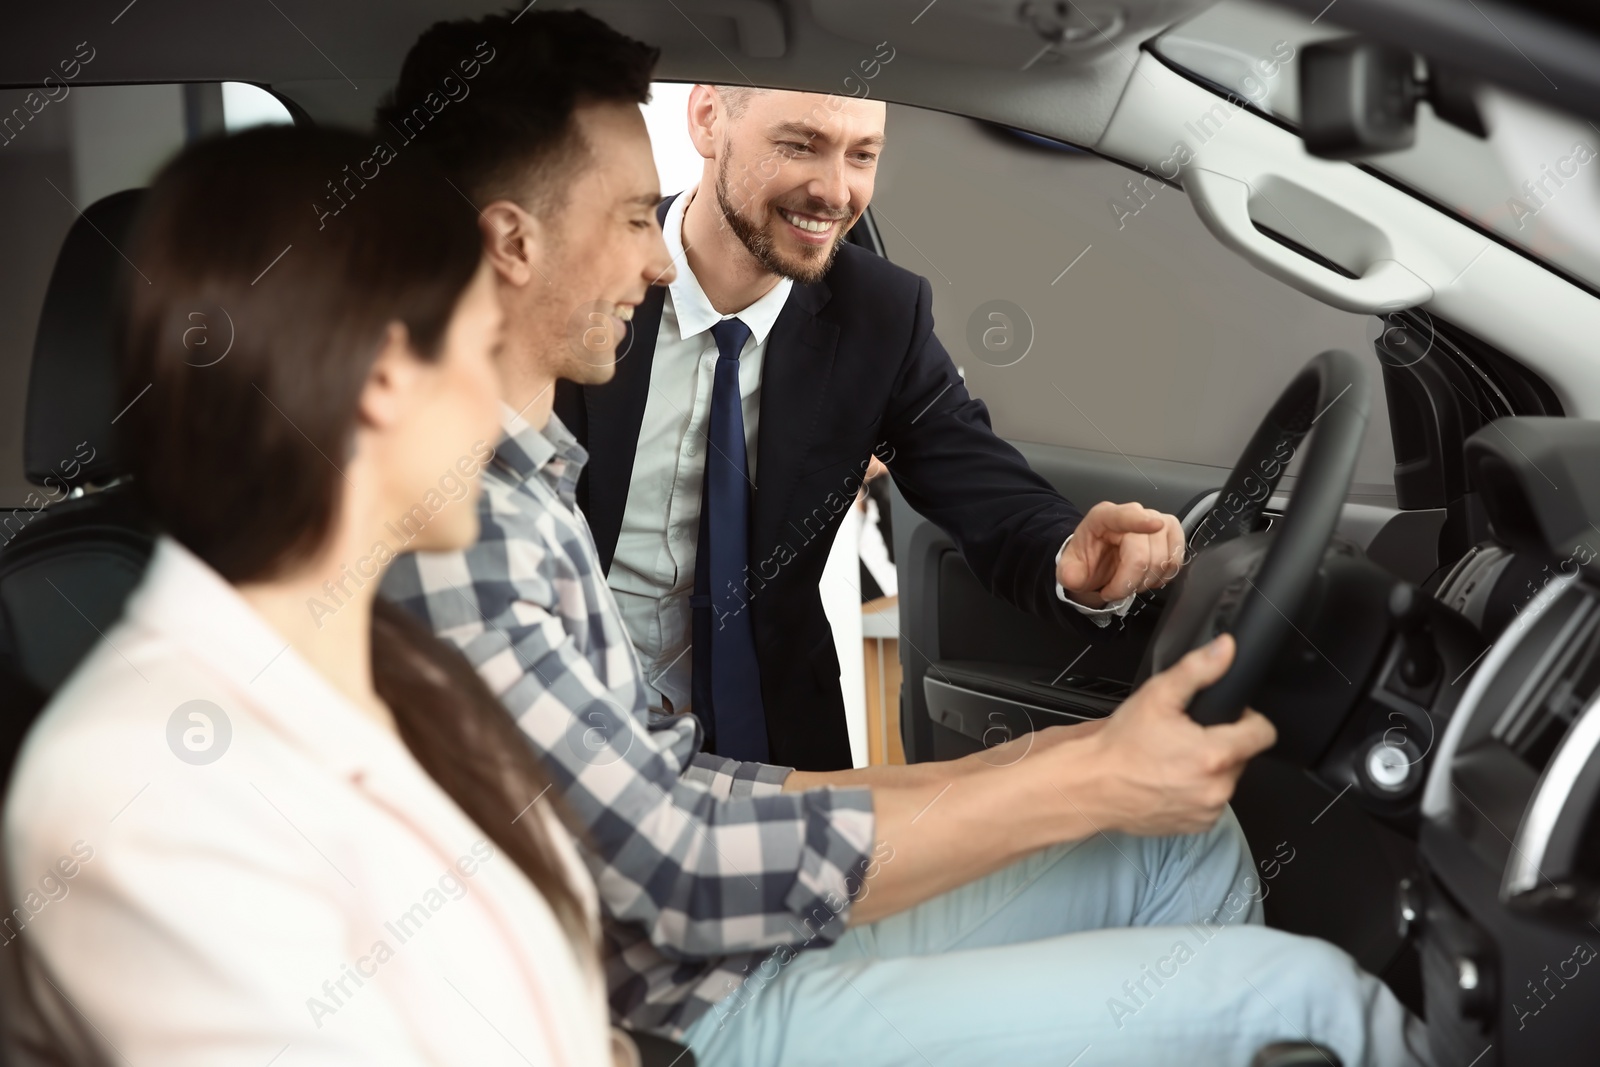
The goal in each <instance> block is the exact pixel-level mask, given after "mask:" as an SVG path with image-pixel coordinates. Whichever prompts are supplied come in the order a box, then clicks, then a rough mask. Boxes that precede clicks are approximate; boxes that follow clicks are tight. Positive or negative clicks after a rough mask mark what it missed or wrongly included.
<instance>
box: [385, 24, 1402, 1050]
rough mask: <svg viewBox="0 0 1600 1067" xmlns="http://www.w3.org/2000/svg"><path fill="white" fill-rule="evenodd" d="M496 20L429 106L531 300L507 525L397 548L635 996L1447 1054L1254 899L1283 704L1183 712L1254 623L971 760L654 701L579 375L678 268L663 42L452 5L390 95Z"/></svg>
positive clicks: (634, 1013)
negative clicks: (616, 585)
mask: <svg viewBox="0 0 1600 1067" xmlns="http://www.w3.org/2000/svg"><path fill="white" fill-rule="evenodd" d="M485 40H487V41H489V42H490V43H491V44H492V49H493V50H492V53H491V54H492V55H493V56H494V60H493V64H492V65H490V64H489V63H484V64H483V65H482V67H481V69H480V70H479V71H478V75H477V77H478V79H479V80H478V81H477V82H475V83H474V86H473V89H472V100H471V101H470V102H466V101H465V98H461V100H459V101H458V102H455V103H453V105H452V107H451V109H450V110H449V111H448V112H446V113H445V114H442V115H440V116H439V118H438V119H437V120H435V121H434V122H433V123H432V125H430V126H428V127H427V130H426V132H427V134H428V140H429V141H430V143H431V144H432V145H433V149H434V151H436V152H437V153H438V154H439V155H440V157H441V158H442V159H443V160H444V161H445V162H446V163H447V164H448V165H451V166H452V167H453V169H454V170H455V172H456V174H457V175H458V178H459V184H460V187H461V189H462V190H464V191H465V192H466V193H467V194H469V195H470V196H471V197H472V198H473V200H474V202H475V203H476V204H478V205H479V206H480V209H481V211H482V215H483V230H484V234H485V245H486V256H487V258H488V259H489V261H490V263H491V264H492V266H493V268H494V270H495V272H496V276H497V279H498V282H499V290H500V295H501V298H502V303H503V305H504V306H505V308H506V310H507V335H506V338H505V344H504V347H503V351H502V355H501V360H500V370H501V376H502V385H503V389H504V395H505V398H506V401H507V406H506V407H505V411H504V419H503V423H502V428H503V430H504V437H503V438H502V439H501V441H500V442H499V444H498V446H497V448H496V450H495V455H494V458H493V460H492V461H491V463H490V465H489V466H488V467H487V468H486V469H485V470H484V471H483V483H484V493H483V496H482V498H481V500H480V502H479V516H480V520H481V539H480V541H479V543H478V544H477V545H475V546H474V547H473V548H472V549H470V550H468V551H466V552H455V553H444V554H429V555H417V556H409V557H402V558H401V559H399V560H397V561H396V562H395V563H394V564H393V565H392V566H391V567H390V569H389V572H388V574H387V576H386V577H385V580H384V592H385V593H386V594H387V595H389V596H390V597H392V598H394V599H396V600H398V601H399V602H401V603H402V604H404V605H405V606H407V607H408V608H409V609H410V610H412V611H413V612H415V613H416V614H417V615H419V616H420V617H422V618H423V619H425V620H426V621H427V622H428V623H429V624H430V625H431V626H432V627H433V629H434V630H435V631H436V632H437V633H439V634H440V635H441V636H443V637H446V638H448V639H450V640H451V641H453V642H455V643H456V644H457V645H458V646H459V647H460V648H461V650H462V652H463V653H464V654H465V655H466V656H467V658H468V659H469V660H470V661H471V662H472V663H473V665H474V666H475V667H476V668H477V670H478V671H479V672H480V674H481V675H482V676H483V677H484V679H485V680H486V681H487V682H488V683H489V685H490V687H491V688H492V689H493V690H494V691H495V692H496V693H497V694H498V695H499V697H500V698H501V700H502V701H503V702H504V703H505V705H506V707H507V709H508V711H509V712H510V713H511V714H512V715H513V716H514V717H515V718H516V720H517V722H518V724H519V725H520V726H521V728H522V730H523V732H524V733H525V735H526V736H527V738H528V739H529V741H530V743H531V744H533V745H534V747H535V748H536V750H537V751H538V752H539V753H540V755H541V756H542V757H543V760H544V764H545V767H546V769H547V772H548V774H549V776H550V779H551V783H552V788H554V789H556V790H558V791H559V793H560V795H561V799H562V807H563V808H564V809H565V812H566V814H567V816H568V818H569V823H570V825H571V826H572V828H573V829H574V831H575V832H576V834H577V835H578V839H579V845H580V848H581V849H582V852H583V855H584V858H585V862H586V863H587V865H588V867H589V869H590V871H591V873H592V875H593V877H594V879H595V882H596V884H597V886H598V889H599V893H600V898H601V903H602V909H603V913H604V914H603V926H604V930H605V940H606V944H605V956H606V968H607V977H608V986H609V991H610V997H611V1003H612V1008H613V1010H614V1012H615V1014H616V1015H617V1017H618V1018H619V1019H620V1020H622V1021H624V1022H626V1023H628V1024H629V1025H631V1026H633V1027H636V1028H644V1029H653V1030H660V1031H664V1032H667V1033H670V1034H673V1035H675V1036H679V1037H681V1038H683V1039H684V1040H685V1041H686V1042H687V1043H688V1044H689V1045H690V1046H691V1047H692V1048H693V1049H694V1050H695V1052H696V1054H697V1055H698V1056H699V1058H700V1061H701V1062H702V1063H707V1064H712V1065H721V1064H727V1065H729V1067H733V1065H739V1067H746V1065H749V1064H756V1063H777V1062H782V1063H785V1064H813V1063H814V1064H833V1063H839V1062H851V1063H855V1064H863V1065H877V1064H890V1063H906V1062H917V1061H921V1062H927V1063H930V1064H935V1063H937V1064H952V1065H954V1064H977V1063H983V1062H987V1061H990V1060H998V1061H1000V1062H1006V1063H1008V1064H1010V1063H1018V1064H1021V1063H1030V1064H1031V1063H1040V1064H1042V1063H1055V1064H1061V1063H1066V1062H1068V1061H1073V1062H1076V1060H1075V1059H1074V1057H1082V1056H1084V1055H1086V1054H1087V1053H1088V1051H1089V1049H1091V1048H1092V1049H1093V1050H1094V1054H1093V1057H1092V1058H1091V1059H1090V1060H1088V1061H1087V1062H1093V1063H1101V1064H1103V1063H1126V1064H1147V1063H1156V1062H1171V1061H1173V1060H1176V1059H1178V1058H1180V1057H1183V1058H1185V1059H1188V1060H1192V1061H1196V1062H1217V1063H1237V1064H1242V1063H1244V1062H1246V1061H1248V1060H1249V1059H1250V1058H1251V1056H1252V1055H1253V1054H1254V1052H1255V1050H1256V1049H1258V1048H1259V1047H1261V1046H1263V1045H1265V1044H1268V1043H1269V1042H1272V1041H1276V1040H1283V1039H1292V1038H1295V1037H1306V1036H1309V1037H1310V1038H1312V1039H1314V1040H1317V1041H1320V1042H1323V1043H1325V1044H1326V1045H1328V1046H1329V1047H1330V1048H1332V1049H1334V1050H1335V1051H1337V1052H1338V1053H1339V1054H1340V1055H1342V1056H1344V1057H1345V1059H1346V1062H1348V1063H1381V1064H1391V1063H1393V1064H1410V1063H1415V1062H1420V1061H1418V1060H1417V1059H1415V1058H1413V1057H1412V1056H1411V1055H1410V1053H1408V1052H1407V1050H1406V1048H1405V1042H1404V1034H1403V1031H1404V1027H1405V1023H1406V1016H1405V1012H1404V1009H1402V1008H1401V1007H1400V1006H1399V1004H1398V1002H1396V1001H1395V1000H1394V998H1393V996H1392V995H1390V994H1389V993H1388V991H1387V989H1386V988H1384V987H1383V986H1382V985H1381V984H1380V983H1378V982H1377V980H1376V979H1373V978H1371V977H1370V976H1368V975H1365V974H1362V973H1361V972H1360V971H1359V970H1358V969H1357V968H1356V967H1355V965H1354V963H1353V962H1352V961H1351V960H1350V959H1349V957H1348V956H1345V955H1344V954H1343V953H1342V952H1340V951H1339V950H1338V949H1336V948H1334V947H1332V946H1331V945H1326V944H1323V943H1320V942H1316V941H1312V940H1309V939H1303V938H1295V937H1291V936H1290V935H1287V934H1282V933H1279V932H1276V931H1270V930H1266V929H1264V928H1262V927H1261V926H1260V925H1259V923H1260V913H1261V909H1260V900H1261V897H1262V896H1264V888H1263V887H1262V885H1261V884H1260V882H1259V879H1257V878H1256V876H1255V874H1254V868H1253V865H1252V863H1251V860H1250V855H1249V851H1248V848H1247V847H1246V845H1245V843H1244V840H1243V836H1242V834H1241V833H1240V832H1239V828H1238V824H1237V822H1236V821H1235V820H1234V819H1233V817H1232V815H1231V813H1230V812H1228V810H1227V801H1228V798H1229V796H1230V795H1231V793H1232V789H1233V785H1234V783H1235V781H1236V780H1237V778H1238V775H1239V773H1240V772H1241V771H1242V769H1243V766H1244V764H1245V762H1246V761H1247V760H1248V759H1249V758H1250V756H1252V755H1254V754H1255V753H1257V752H1259V751H1261V750H1262V749H1264V748H1266V747H1267V746H1269V745H1270V744H1271V743H1272V741H1273V738H1274V734H1273V730H1272V727H1271V725H1270V724H1269V723H1267V721H1266V720H1265V719H1263V718H1262V717H1261V716H1259V715H1257V714H1255V713H1254V712H1247V713H1246V715H1245V716H1244V717H1243V718H1241V719H1240V720H1239V721H1238V722H1237V723H1232V724H1227V725H1223V726H1215V727H1208V728H1202V727H1200V726H1198V725H1197V724H1195V723H1194V722H1193V721H1191V720H1190V719H1188V717H1187V716H1186V715H1185V713H1184V707H1185V705H1186V703H1187V701H1188V699H1189V697H1190V696H1191V695H1192V694H1193V693H1194V692H1195V691H1196V690H1197V689H1198V688H1201V687H1203V686H1205V685H1208V684H1210V683H1211V682H1213V681H1215V680H1216V679H1217V678H1219V677H1220V676H1221V675H1222V673H1223V672H1224V671H1225V670H1226V668H1227V666H1228V664H1229V662H1231V658H1232V644H1231V639H1229V638H1226V637H1224V638H1220V639H1218V640H1217V641H1214V642H1212V643H1211V644H1210V645H1208V646H1206V647H1205V648H1202V649H1199V650H1196V651H1195V652H1192V653H1190V654H1189V655H1188V656H1186V657H1185V658H1184V659H1182V660H1181V661H1180V662H1179V663H1177V664H1176V665H1174V666H1173V667H1172V668H1170V669H1169V670H1167V671H1165V672H1163V673H1162V674H1160V675H1157V676H1156V677H1154V678H1152V679H1151V680H1150V681H1149V682H1148V683H1146V684H1145V685H1144V686H1143V687H1141V688H1140V690H1139V691H1138V692H1137V693H1135V694H1134V695H1133V696H1132V697H1130V698H1129V700H1128V701H1127V702H1125V703H1124V704H1123V706H1122V707H1121V708H1119V709H1118V711H1117V712H1116V713H1115V714H1114V715H1112V716H1110V717H1109V718H1108V719H1105V720H1102V721H1099V722H1094V723H1085V724H1081V725H1079V726H1074V727H1052V728H1050V729H1048V730H1044V731H1040V732H1039V733H1036V734H1033V735H1030V736H1028V737H1024V738H1020V739H1018V740H1016V741H1013V742H1009V743H1008V744H1006V745H1004V746H1000V747H999V748H996V749H991V750H989V751H987V752H985V753H981V754H979V755H976V756H972V757H968V758H965V759H961V760H956V761H951V762H947V763H933V764H918V765H915V766H910V767H875V768H863V769H858V770H850V771H833V772H801V771H792V770H789V769H788V768H782V767H773V766H768V765H765V764H759V763H740V762H735V761H732V760H728V759H722V758H718V757H715V756H711V755H708V754H706V753H704V752H702V751H701V733H700V726H699V724H698V722H697V721H696V720H695V719H694V717H693V716H692V715H689V714H678V715H660V716H653V715H652V713H651V711H650V709H649V697H648V694H647V691H646V683H645V680H644V678H643V675H642V672H641V669H640V665H639V662H638V659H637V656H636V654H635V652H634V648H633V644H632V642H631V641H630V639H629V636H628V633H627V630H626V629H625V627H624V624H623V620H622V617H621V614H620V612H619V611H618V608H617V605H616V602H615V600H614V599H613V597H612V594H611V591H610V590H609V589H608V587H607V585H606V581H605V577H604V575H603V574H602V573H601V570H600V566H599V561H598V555H597V552H596V548H595V544H594V539H593V537H592V536H591V535H590V532H589V528H588V525H587V523H586V522H585V520H584V517H583V515H582V513H581V512H580V511H579V510H578V509H577V507H576V505H575V503H574V495H573V493H574V488H575V486H576V483H577V480H578V477H579V474H580V471H581V469H582V465H583V463H584V461H585V459H586V454H585V452H584V450H583V448H582V447H581V446H580V445H579V444H578V443H577V441H576V440H575V438H574V437H573V436H572V434H571V433H570V432H569V431H568V430H567V428H566V427H565V426H564V425H563V424H562V423H561V420H560V419H559V418H557V417H555V416H554V415H553V413H552V411H551V391H552V386H553V384H554V382H555V380H556V379H557V378H565V379H569V380H574V381H579V382H585V383H593V382H600V381H605V380H606V379H607V378H609V376H610V374H611V373H612V369H613V367H614V364H615V361H616V359H617V358H619V357H618V356H617V354H616V352H615V344H616V338H617V336H618V335H619V334H620V332H621V326H622V322H621V321H618V320H623V321H625V320H626V319H627V318H628V317H630V315H631V310H632V308H633V306H635V305H637V303H638V302H639V301H640V300H641V299H643V295H644V293H645V291H646V290H647V288H648V287H649V286H650V285H653V284H658V283H663V282H667V281H670V280H671V278H672V277H673V274H674V270H675V268H674V265H673V263H672V262H671V260H670V258H669V257H668V256H667V254H666V248H665V245H664V243H663V240H662V235H661V230H660V228H659V226H658V225H657V224H656V220H655V213H654V208H655V206H656V203H657V201H658V199H659V190H658V189H657V188H656V176H655V168H654V164H653V160H652V158H651V154H650V148H649V141H648V135H647V134H646V132H645V127H644V123H643V120H642V117H641V115H640V113H639V110H638V107H637V105H638V103H639V102H641V101H643V100H644V99H645V98H646V97H647V95H648V91H649V77H650V69H651V66H652V65H653V61H654V52H653V50H650V49H646V48H644V46H641V45H638V44H637V43H635V42H632V41H629V40H628V39H627V38H623V37H621V36H620V35H617V34H615V33H614V32H612V31H610V30H609V29H607V28H606V27H604V26H603V24H600V23H598V22H596V21H594V20H593V19H591V18H589V17H588V16H586V15H582V14H578V13H569V12H551V13H530V14H518V15H516V16H515V17H512V16H509V15H507V16H491V17H489V18H485V19H481V20H477V21H475V22H461V23H453V24H440V25H438V26H436V27H434V28H433V29H432V30H430V31H429V32H428V33H427V34H425V35H424V37H423V38H422V40H421V41H420V42H419V43H418V44H417V46H416V47H414V48H413V50H412V52H411V54H410V56H409V57H408V58H407V61H406V64H405V67H404V70H403V71H402V76H401V79H400V84H399V86H398V88H397V89H396V94H395V101H394V103H393V104H390V105H386V107H385V108H384V109H383V110H382V111H381V112H380V118H384V119H387V120H388V121H389V122H390V123H391V124H393V123H394V122H395V121H396V119H397V117H402V116H405V115H411V114H415V113H416V112H415V109H414V107H413V104H415V106H416V107H422V106H423V103H422V102H424V101H425V100H426V97H427V95H428V94H429V93H430V92H431V90H432V89H433V87H434V86H436V85H439V84H441V83H442V82H443V81H445V80H448V79H449V78H450V77H453V75H452V74H451V73H450V72H451V71H452V70H453V69H454V65H455V63H456V60H457V58H458V57H460V56H464V55H470V54H473V52H474V48H475V46H478V47H479V48H480V49H481V47H482V46H481V45H479V42H480V41H485ZM480 54H481V52H480ZM452 99H456V98H454V97H453V98H452ZM435 110H437V109H435ZM580 164H581V165H580ZM947 794H948V795H947ZM1213 944H1218V945H1223V946H1224V947H1220V948H1212V947H1210V946H1212V945H1213ZM1181 973H1186V974H1187V977H1186V978H1184V979H1182V980H1178V978H1177V976H1178V975H1179V974H1181ZM1263 990H1270V991H1271V993H1270V999H1269V995H1268V994H1267V993H1265V992H1263ZM1108 995H1109V997H1108Z"/></svg>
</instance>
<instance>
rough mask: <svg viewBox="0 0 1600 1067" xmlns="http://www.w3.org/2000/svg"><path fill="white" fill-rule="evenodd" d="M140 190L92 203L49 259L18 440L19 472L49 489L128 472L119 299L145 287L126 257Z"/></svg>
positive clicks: (105, 479) (126, 191) (114, 195)
mask: <svg viewBox="0 0 1600 1067" xmlns="http://www.w3.org/2000/svg"><path fill="white" fill-rule="evenodd" d="M143 198H144V190H143V189H127V190H124V191H123V192H120V193H113V194H112V195H110V196H108V197H105V198H104V199H102V200H98V201H96V202H95V203H94V204H92V205H90V207H89V209H88V210H87V211H85V212H83V214H81V215H80V216H79V217H78V220H77V221H76V222H74V223H73V224H72V229H71V230H69V231H67V239H66V240H65V241H64V242H62V245H61V254H60V255H59V256H57V257H56V267H55V270H54V271H53V272H52V273H51V275H50V288H49V290H48V291H46V293H45V298H44V310H43V311H41V312H40V314H39V332H38V334H37V335H36V336H35V338H34V342H33V370H32V372H31V374H30V375H29V377H28V410H27V418H26V423H25V429H24V436H23V447H22V462H23V469H24V473H25V474H26V475H27V477H28V480H29V481H30V482H32V483H34V484H35V485H45V486H48V487H50V488H52V489H54V488H56V487H58V486H62V485H65V486H68V487H71V486H76V485H81V484H82V483H84V482H106V481H109V480H110V479H112V478H115V477H117V476H119V475H122V474H125V473H127V466H126V463H125V462H124V458H123V455H122V450H121V449H120V448H119V447H118V446H117V441H116V427H115V426H113V425H112V419H114V418H116V417H117V415H118V414H119V412H118V411H117V408H116V399H117V375H116V366H115V363H114V359H115V351H116V347H115V344H116V331H117V329H118V322H117V308H118V302H117V292H118V288H119V286H121V285H126V284H129V283H130V282H131V283H136V284H141V285H142V284H144V280H143V278H142V277H141V276H140V275H139V273H138V271H137V270H136V269H135V268H134V266H133V265H132V264H130V263H129V262H128V260H127V259H126V258H125V257H124V253H123V250H124V249H125V248H126V246H127V244H128V239H129V236H130V234H131V232H132V229H133V220H134V216H135V215H136V214H137V212H138V209H139V204H140V203H141V201H142V200H143Z"/></svg>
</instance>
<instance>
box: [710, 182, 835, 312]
mask: <svg viewBox="0 0 1600 1067" xmlns="http://www.w3.org/2000/svg"><path fill="white" fill-rule="evenodd" d="M717 207H718V209H719V210H721V212H722V218H723V221H724V222H726V223H727V224H728V228H729V229H730V230H732V231H733V234H734V236H735V237H737V238H739V241H740V242H741V243H742V244H743V245H744V246H745V248H746V249H748V250H749V252H750V254H751V255H752V256H754V257H755V260H756V262H757V263H759V264H761V267H762V269H763V270H765V271H767V272H768V273H769V274H776V275H777V276H778V277H780V278H792V279H794V280H795V281H797V282H799V283H800V284H802V285H815V284H816V283H817V282H820V281H821V280H822V279H823V276H824V275H826V274H827V273H828V269H829V268H830V267H832V266H833V257H834V256H836V255H838V254H839V245H840V243H841V242H842V241H843V240H844V235H845V232H846V230H847V229H848V227H845V226H843V225H841V226H840V227H839V232H838V233H837V234H835V235H834V238H833V243H832V244H830V245H828V246H827V247H826V248H817V249H808V250H807V252H809V253H810V254H806V253H801V254H799V255H784V254H783V253H781V252H779V251H778V249H777V243H776V242H775V241H774V240H773V237H772V227H774V226H776V225H778V223H779V222H781V221H782V220H781V217H780V216H779V215H778V213H777V209H776V208H775V207H774V206H772V205H768V207H767V211H768V213H769V218H768V220H767V224H766V226H757V225H756V224H755V223H753V222H751V221H750V220H749V219H747V218H745V217H744V215H743V213H741V212H740V210H739V209H738V208H737V207H735V206H734V204H733V198H732V197H731V196H730V195H729V186H728V157H727V155H726V154H725V155H723V157H722V162H721V164H719V165H718V167H717ZM816 214H818V215H827V214H828V210H827V209H826V208H821V209H817V210H816ZM784 225H788V224H787V223H784Z"/></svg>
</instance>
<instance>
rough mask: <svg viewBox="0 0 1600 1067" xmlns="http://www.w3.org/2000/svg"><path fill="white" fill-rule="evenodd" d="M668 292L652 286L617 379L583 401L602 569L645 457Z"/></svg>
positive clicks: (637, 312)
mask: <svg viewBox="0 0 1600 1067" xmlns="http://www.w3.org/2000/svg"><path fill="white" fill-rule="evenodd" d="M676 199H677V196H669V197H667V198H666V199H665V200H663V201H661V203H659V204H657V205H656V221H657V222H662V221H664V220H665V219H666V217H667V210H668V209H669V208H671V207H672V202H673V201H674V200H676ZM666 300H667V287H666V286H664V285H652V286H651V287H650V291H649V292H648V293H646V294H645V298H644V302H643V303H641V304H640V305H639V306H638V307H637V308H635V309H634V312H633V322H632V323H631V324H629V327H628V336H627V337H626V338H624V339H623V343H622V346H621V347H620V348H618V349H617V373H616V377H614V378H612V379H611V381H609V382H607V383H606V384H605V385H603V386H599V385H590V386H586V387H584V390H583V402H584V407H585V411H586V413H587V415H588V421H589V435H588V436H589V439H588V440H587V441H585V442H584V447H585V448H586V449H588V451H589V464H588V466H587V467H586V468H584V475H585V477H586V478H587V479H588V482H589V488H588V501H587V504H586V506H585V509H584V514H585V516H586V517H587V518H588V520H589V529H590V531H591V532H592V533H593V534H594V543H595V548H596V549H598V550H599V553H600V566H601V567H602V568H603V569H604V570H606V571H610V570H611V558H612V556H614V555H615V554H616V551H617V538H618V537H619V536H620V535H621V533H622V513H623V509H625V508H626V507H627V506H628V485H629V483H630V482H632V481H633V459H634V457H635V456H636V455H638V453H639V427H640V426H641V425H643V423H644V407H645V402H646V401H647V400H649V399H650V368H651V367H652V366H653V365H654V363H655V355H656V336H657V334H658V333H659V332H660V329H661V310H662V308H663V307H664V306H665V305H666Z"/></svg>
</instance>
